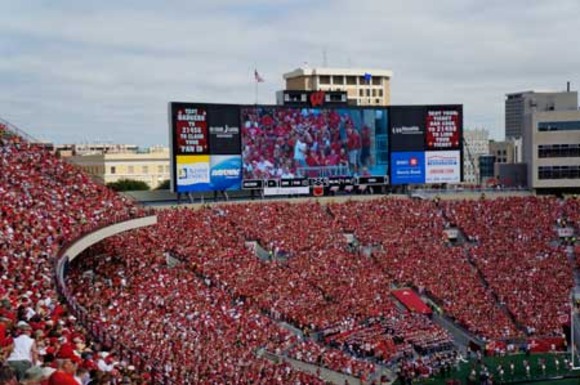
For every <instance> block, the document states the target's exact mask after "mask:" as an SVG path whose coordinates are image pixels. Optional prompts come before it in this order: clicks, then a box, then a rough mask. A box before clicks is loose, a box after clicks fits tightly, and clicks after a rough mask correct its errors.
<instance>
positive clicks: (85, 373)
mask: <svg viewBox="0 0 580 385" xmlns="http://www.w3.org/2000/svg"><path fill="white" fill-rule="evenodd" d="M251 111H252V110H248V111H246V113H248V114H250V113H251ZM279 113H281V112H279ZM333 114H336V113H335V112H321V113H320V114H314V115H308V114H302V113H300V114H298V115H291V114H290V115H284V116H277V117H276V119H272V118H270V120H268V119H267V117H266V116H260V117H259V119H260V124H258V125H252V124H249V125H248V124H247V125H246V126H245V128H244V129H247V130H255V131H256V132H254V133H253V135H254V136H253V137H254V140H255V141H254V142H252V143H249V144H246V148H245V149H244V151H246V150H249V149H251V146H254V145H257V146H261V145H264V143H268V145H271V143H269V142H268V141H269V140H271V139H272V137H273V136H272V135H271V131H272V132H274V133H275V134H276V135H278V134H280V135H281V136H282V137H284V135H287V136H288V137H287V139H288V140H292V139H291V138H295V140H301V139H299V138H298V139H296V135H298V134H299V135H302V136H303V138H304V143H306V144H307V145H306V147H305V148H310V147H308V146H310V145H312V146H314V145H315V143H317V144H316V146H317V147H320V148H321V149H323V152H324V151H326V150H324V148H326V147H325V146H326V145H323V143H326V142H325V141H324V140H323V139H324V138H326V137H328V138H329V139H331V140H330V142H328V143H329V146H330V148H331V150H332V145H333V143H334V142H333V138H340V137H342V134H339V135H336V134H335V132H337V130H338V129H337V128H336V127H338V126H341V127H345V128H346V130H347V131H348V129H349V126H350V125H351V124H352V122H351V123H349V118H348V116H346V117H341V116H340V115H338V114H337V116H334V115H333ZM248 119H250V120H251V119H256V117H249V118H248ZM295 120H296V121H295ZM273 121H276V122H286V124H287V125H285V124H281V125H278V124H277V123H276V124H274V123H273ZM316 124H319V126H321V127H322V128H321V130H320V132H319V133H318V134H316V132H318V131H316V130H312V129H311V128H312V127H314V125H316ZM287 127H292V130H296V127H298V132H297V133H296V132H287V133H286V132H281V133H279V132H277V131H276V130H278V131H279V130H282V131H283V130H285V129H286V128H287ZM333 127H334V128H333ZM308 135H310V136H311V138H310V139H307V136H308ZM260 141H263V143H262V144H260ZM337 143H338V142H337ZM340 143H341V144H340V145H341V146H345V143H344V142H343V141H340ZM294 144H295V143H294ZM275 145H276V143H274V148H276V146H275ZM280 145H281V146H282V147H283V146H284V145H287V143H280ZM248 146H250V147H248ZM290 147H292V146H290ZM347 149H348V147H347ZM286 150H288V149H286ZM293 150H294V149H292V151H291V152H287V153H284V154H282V153H280V154H277V153H274V152H273V153H272V154H271V155H272V157H274V158H275V159H279V160H280V161H282V163H284V162H288V160H292V161H293V162H294V163H293V165H292V167H296V159H295V158H293V157H292V156H293V155H294V152H293ZM342 150H344V147H343V148H342ZM280 151H282V150H280ZM265 153H267V152H265ZM289 154H290V155H289ZM285 156H286V157H288V156H291V157H290V158H287V160H284V159H285ZM359 158H360V156H359V155H357V158H356V160H355V161H354V163H352V164H350V166H351V167H354V166H356V167H358V166H360V165H361V164H360V163H359ZM299 160H300V159H299ZM347 161H348V160H347ZM578 209H579V206H578V201H574V200H568V201H561V200H557V199H555V198H535V197H527V198H509V199H497V200H481V201H476V202H467V201H450V202H438V203H434V202H430V201H411V200H404V199H378V200H371V201H364V202H362V201H361V202H347V203H343V204H338V203H329V204H328V205H322V204H320V203H317V202H315V203H297V204H290V203H266V204H260V205H256V204H235V205H222V206H214V207H205V208H201V209H199V210H189V209H176V210H166V211H163V212H161V213H160V214H159V223H158V225H157V226H154V227H151V228H148V229H143V230H138V231H132V232H130V233H127V234H125V235H122V236H117V237H113V238H110V239H108V240H106V241H104V242H102V243H101V244H100V245H98V246H97V247H95V248H94V249H93V250H92V254H90V255H87V256H84V257H82V258H79V259H78V260H77V261H75V262H74V263H73V265H72V266H71V269H70V274H69V279H68V281H67V282H68V285H69V287H70V289H71V292H72V293H73V297H72V298H74V301H75V302H76V303H77V304H78V305H79V306H80V308H79V307H77V306H76V305H75V306H74V308H75V311H78V309H80V311H81V312H82V314H83V320H84V321H88V322H87V323H83V324H81V323H80V322H78V320H77V319H76V318H75V317H74V316H73V314H72V313H71V311H70V309H69V308H68V307H67V306H66V305H65V304H64V303H62V302H61V301H60V299H59V297H58V295H57V292H56V287H55V282H54V264H55V259H56V256H57V254H58V251H59V250H60V249H61V247H62V246H63V245H65V244H66V243H67V242H69V241H71V240H73V239H75V238H76V237H78V236H79V235H81V234H84V233H86V232H88V231H91V230H93V229H95V228H98V227H99V226H103V225H105V224H108V223H111V222H117V221H120V220H122V219H127V218H132V217H136V216H139V215H142V214H144V211H143V210H142V209H139V208H136V207H135V206H134V204H133V203H132V202H131V201H129V200H127V199H125V198H123V197H121V196H119V195H117V194H115V193H114V192H111V191H110V190H108V189H106V188H105V187H103V186H102V185H100V184H98V183H95V182H93V181H92V180H91V179H90V178H89V177H88V176H87V175H85V174H83V173H82V172H80V171H78V170H77V169H75V168H74V167H73V166H70V165H68V164H67V163H65V162H62V161H61V160H59V159H57V158H56V157H54V156H52V155H51V154H49V153H48V151H47V150H46V149H45V148H43V147H42V146H40V145H36V144H31V143H27V142H26V141H24V140H22V139H21V138H20V137H18V136H15V135H13V134H11V133H9V132H8V131H6V130H5V129H3V128H2V127H0V283H1V284H0V349H1V350H0V353H1V354H0V358H1V359H2V362H5V363H7V364H8V365H9V366H10V367H12V368H13V370H14V371H15V374H16V375H17V376H18V377H19V379H24V378H26V376H33V375H34V373H32V372H34V371H35V370H36V372H37V373H38V369H40V370H41V371H42V377H43V378H44V377H46V378H48V377H50V376H54V375H55V373H56V376H57V377H58V376H61V377H63V378H65V377H66V378H74V376H76V377H77V378H78V381H77V382H79V383H80V382H84V381H88V380H89V379H92V381H93V383H103V384H107V383H110V382H112V381H115V382H117V383H121V381H123V383H127V384H145V383H149V382H151V381H154V380H157V379H169V380H168V381H169V382H171V383H175V384H188V383H207V384H222V383H232V384H236V383H248V382H249V383H256V384H286V383H293V384H322V383H323V382H322V381H321V380H319V379H317V377H316V376H312V375H308V374H304V373H301V372H298V371H295V370H293V369H292V368H291V367H290V366H287V365H285V364H282V365H276V364H274V363H272V362H270V361H269V360H266V359H265V358H263V355H264V354H265V352H269V353H273V354H276V355H279V356H281V355H282V356H283V355H287V356H289V357H293V358H297V359H300V360H303V361H306V362H309V363H315V364H318V365H321V366H324V367H327V368H329V369H331V370H336V371H339V372H343V373H346V374H352V375H355V376H357V377H361V378H365V379H368V378H370V377H372V375H373V374H374V371H375V369H376V367H375V366H373V364H371V363H369V360H373V361H374V362H379V363H385V362H389V361H393V360H402V359H403V361H402V362H408V361H406V360H404V357H405V356H408V355H412V354H419V355H421V356H423V357H424V361H414V364H413V368H414V369H413V370H415V371H418V372H422V371H425V370H427V371H429V370H433V365H423V363H425V362H430V361H429V360H430V357H431V358H432V357H447V356H448V355H450V354H453V353H452V344H451V338H450V336H449V335H448V334H447V332H446V331H445V330H443V329H442V328H440V327H439V326H437V325H435V324H434V323H433V322H432V321H431V320H430V319H429V317H428V316H426V315H422V314H416V313H413V312H411V311H408V310H404V309H402V308H401V307H400V306H397V305H396V304H395V302H394V300H393V298H392V297H391V296H390V290H391V289H392V288H394V287H405V286H411V287H413V288H414V289H415V290H417V292H418V293H419V294H421V295H423V294H424V295H426V296H428V297H429V298H430V299H431V300H432V301H433V303H434V304H436V305H437V306H439V307H440V308H441V309H442V311H443V312H444V313H445V315H447V316H449V317H450V318H452V319H453V320H455V321H456V322H457V323H458V324H459V325H461V326H462V327H464V328H466V329H467V330H468V331H469V332H471V333H473V334H475V335H476V336H478V337H480V338H482V339H485V340H495V339H503V338H513V337H521V336H524V335H526V334H527V335H534V336H555V335H560V334H561V332H562V329H561V323H562V321H561V319H562V316H564V315H567V314H568V312H569V307H568V306H569V304H568V300H569V297H568V296H569V292H570V288H571V286H572V284H573V281H572V276H573V274H572V268H573V266H572V265H571V264H570V263H569V260H568V258H567V255H566V249H565V247H563V246H562V245H560V244H559V243H557V242H556V241H555V239H556V232H555V229H556V228H557V226H563V225H566V224H568V223H570V224H572V225H574V224H577V223H578V216H579V214H578V213H579V212H580V210H578ZM563 218H565V219H563ZM450 223H452V224H454V225H457V226H458V227H459V228H460V229H461V230H462V231H463V232H464V233H465V235H466V236H467V237H468V240H469V242H468V243H467V244H466V245H465V246H462V247H452V246H451V245H450V244H449V242H447V240H446V239H445V237H444V232H443V230H444V229H445V228H446V227H447V226H449V225H450ZM353 240H354V241H353ZM253 243H257V244H258V245H259V247H260V248H263V249H265V251H266V252H267V253H269V254H270V255H271V256H273V257H276V258H272V260H270V261H266V262H265V261H263V260H262V259H260V258H258V256H257V255H256V252H255V248H254V247H253V246H252V244H253ZM353 245H355V246H354V247H353ZM93 255H94V256H93ZM278 257H283V258H278ZM170 259H173V260H177V261H179V263H178V264H177V265H176V266H173V265H171V264H170V263H168V261H169V260H170ZM442 267H444V268H442ZM75 314H76V315H78V314H77V313H75ZM281 322H287V323H290V324H291V325H292V326H293V327H295V328H298V329H300V330H301V334H302V333H303V334H304V336H305V337H304V338H302V337H301V338H297V337H296V336H295V335H294V334H292V333H291V332H290V331H288V330H287V329H284V328H282V327H281V326H280V323H281ZM95 330H98V331H104V333H105V335H106V336H107V337H106V338H104V341H103V340H100V341H99V342H100V343H97V342H96V341H95V340H94V338H93V337H94V334H95V333H94V332H95ZM111 348H114V350H115V351H124V352H126V351H127V350H128V351H131V352H133V354H131V362H129V361H128V359H127V357H124V356H123V355H122V354H117V355H115V354H114V353H113V354H111V353H110V352H109V350H111ZM24 352H25V354H24ZM417 362H420V363H421V364H420V365H418V364H417ZM425 366H428V368H424V367H425ZM417 368H422V369H421V370H419V369H417ZM409 370H410V369H409ZM31 373H32V374H31ZM152 376H153V377H152ZM36 377H39V376H36ZM113 378H114V379H115V380H113ZM48 381H50V380H48ZM54 381H56V380H53V382H54ZM63 381H65V380H63ZM49 383H50V382H49Z"/></svg>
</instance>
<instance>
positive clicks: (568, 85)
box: [566, 81, 570, 92]
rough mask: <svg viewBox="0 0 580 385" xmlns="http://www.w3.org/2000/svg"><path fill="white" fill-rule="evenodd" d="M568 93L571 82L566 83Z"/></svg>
mask: <svg viewBox="0 0 580 385" xmlns="http://www.w3.org/2000/svg"><path fill="white" fill-rule="evenodd" d="M566 92H570V82H569V81H568V82H566Z"/></svg>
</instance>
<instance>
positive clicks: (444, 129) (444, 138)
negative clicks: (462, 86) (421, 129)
mask: <svg viewBox="0 0 580 385" xmlns="http://www.w3.org/2000/svg"><path fill="white" fill-rule="evenodd" d="M425 125H426V142H427V148H426V150H427V151H428V150H458V149H460V147H461V143H460V140H461V129H462V127H461V125H462V116H461V108H460V107H445V106H441V107H427V115H426V124H425Z"/></svg>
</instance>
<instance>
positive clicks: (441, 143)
mask: <svg viewBox="0 0 580 385" xmlns="http://www.w3.org/2000/svg"><path fill="white" fill-rule="evenodd" d="M390 116H391V126H390V129H389V132H390V134H391V138H390V141H389V143H390V144H391V146H390V148H389V149H390V156H391V168H390V175H391V184H393V185H397V184H434V183H460V182H461V179H462V169H463V168H462V167H461V164H462V161H463V146H462V138H463V106H461V105H442V106H393V107H391V110H390Z"/></svg>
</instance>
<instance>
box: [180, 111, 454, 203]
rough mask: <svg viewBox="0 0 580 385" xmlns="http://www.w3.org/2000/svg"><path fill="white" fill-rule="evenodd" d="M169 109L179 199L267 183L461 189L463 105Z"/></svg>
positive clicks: (265, 184) (263, 185) (260, 185)
mask: <svg viewBox="0 0 580 385" xmlns="http://www.w3.org/2000/svg"><path fill="white" fill-rule="evenodd" d="M169 110H170V111H169V113H170V121H171V123H170V143H172V157H171V161H172V165H171V169H172V172H173V173H172V182H173V189H174V191H176V192H197V191H227V190H239V189H242V188H248V187H247V186H250V185H251V183H250V182H254V183H253V186H258V187H260V188H261V187H266V186H267V185H268V183H267V181H273V183H274V185H276V186H278V184H279V183H278V181H280V180H303V179H304V180H305V179H313V180H317V181H323V182H322V183H325V182H324V181H325V180H328V179H329V178H353V179H352V180H354V181H356V180H357V179H356V178H361V177H362V178H365V177H380V180H381V181H382V180H385V181H388V180H389V178H390V183H391V184H424V183H459V182H460V181H461V167H460V164H461V157H462V155H461V151H462V146H461V140H462V139H461V138H462V129H463V127H462V124H463V116H462V106H457V105H454V106H449V105H448V106H392V107H382V108H362V107H361V108H356V107H349V108H347V107H340V108H330V107H326V108H325V107H320V108H311V107H296V106H294V107H289V106H240V105H218V104H194V103H170V105H169ZM383 184H384V183H383ZM307 185H308V184H307ZM307 190H308V189H307Z"/></svg>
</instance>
